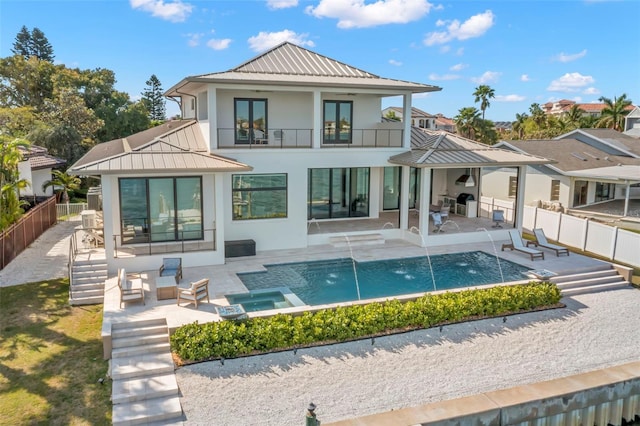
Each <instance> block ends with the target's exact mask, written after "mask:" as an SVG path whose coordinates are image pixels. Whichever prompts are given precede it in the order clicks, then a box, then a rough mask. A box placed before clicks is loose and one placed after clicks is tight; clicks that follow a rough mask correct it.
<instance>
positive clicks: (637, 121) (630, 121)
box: [623, 107, 640, 138]
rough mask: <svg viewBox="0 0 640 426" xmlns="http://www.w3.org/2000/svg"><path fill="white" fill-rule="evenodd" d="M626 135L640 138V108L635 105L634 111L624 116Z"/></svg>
mask: <svg viewBox="0 0 640 426" xmlns="http://www.w3.org/2000/svg"><path fill="white" fill-rule="evenodd" d="M623 133H624V134H625V135H627V136H631V137H634V138H640V108H639V107H635V108H634V109H633V111H631V112H630V113H629V114H627V115H626V116H625V117H624V132H623Z"/></svg>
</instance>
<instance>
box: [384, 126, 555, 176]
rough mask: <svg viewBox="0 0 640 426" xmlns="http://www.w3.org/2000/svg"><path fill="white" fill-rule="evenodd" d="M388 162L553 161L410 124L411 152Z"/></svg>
mask: <svg viewBox="0 0 640 426" xmlns="http://www.w3.org/2000/svg"><path fill="white" fill-rule="evenodd" d="M389 162H390V163H394V164H401V165H408V166H412V167H431V168H452V167H489V166H516V165H525V164H527V165H529V164H532V165H533V164H549V163H553V160H549V159H547V158H544V157H540V156H536V155H530V154H523V153H519V152H515V151H510V150H507V149H500V148H493V147H490V146H488V145H485V144H481V143H478V142H475V141H472V140H469V139H465V138H463V137H461V136H458V135H454V134H451V133H448V132H443V131H433V130H428V129H418V128H415V127H413V128H412V132H411V151H409V152H404V153H402V154H398V155H394V156H392V157H390V158H389Z"/></svg>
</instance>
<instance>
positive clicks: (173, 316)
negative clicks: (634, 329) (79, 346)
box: [103, 240, 603, 335]
mask: <svg viewBox="0 0 640 426" xmlns="http://www.w3.org/2000/svg"><path fill="white" fill-rule="evenodd" d="M506 242H507V241H496V242H495V249H494V246H493V245H492V244H491V243H490V242H486V243H474V244H464V245H462V244H461V245H447V246H438V247H430V248H429V249H426V248H424V247H418V246H416V245H413V244H410V243H407V242H405V241H402V240H387V241H386V243H385V244H376V245H363V246H354V247H352V251H353V257H354V258H355V259H356V260H357V261H373V260H384V259H392V258H402V257H416V256H424V255H426V254H427V250H428V254H429V255H436V254H444V253H456V252H465V251H476V250H481V251H484V252H487V253H490V254H493V255H495V254H496V252H497V255H498V256H499V257H500V258H501V259H506V260H509V261H512V262H515V263H519V264H521V265H524V266H527V267H530V268H531V269H547V270H550V271H553V272H556V273H559V274H566V273H572V272H579V271H580V270H583V269H585V268H589V267H593V266H596V265H599V264H602V263H603V262H602V261H599V260H596V259H593V258H590V257H586V256H582V255H579V254H576V253H571V255H570V256H568V257H567V256H561V257H557V256H556V255H555V254H554V253H553V252H552V251H549V250H544V249H543V251H544V253H545V260H535V261H531V260H530V258H529V256H527V255H526V254H524V253H519V252H516V251H510V250H505V251H501V250H500V248H501V246H502V243H506ZM348 257H351V252H350V249H349V248H348V247H344V248H342V247H340V248H336V247H333V246H331V245H321V246H313V247H309V248H306V249H294V250H273V251H265V252H258V253H257V254H256V256H248V257H239V258H230V259H227V263H226V264H225V265H216V266H207V267H190V268H183V279H182V280H181V282H180V286H181V287H186V286H188V285H189V283H191V282H193V281H197V280H199V279H202V278H209V294H210V297H211V302H210V303H206V301H205V303H200V304H199V306H198V309H196V308H195V306H194V305H193V304H192V303H190V304H187V303H184V302H183V303H182V305H181V306H178V305H177V303H176V299H166V300H158V299H157V296H156V285H155V280H156V278H157V276H158V271H157V270H153V271H143V272H141V273H140V278H141V279H142V283H143V287H144V289H145V304H144V305H142V304H141V303H139V302H136V303H128V304H125V305H123V307H122V308H120V306H119V305H120V293H119V290H118V287H117V280H116V277H115V276H113V277H110V278H109V279H108V280H107V282H106V286H105V299H104V321H103V335H105V333H107V334H110V328H111V323H116V322H130V321H138V320H146V319H155V318H166V320H167V325H168V326H169V329H170V330H174V329H175V328H177V327H180V326H182V325H184V324H189V323H193V322H195V321H198V322H199V323H206V322H212V321H219V320H220V317H219V315H218V314H217V312H216V306H225V305H228V304H229V303H228V301H227V299H226V298H225V297H224V296H225V295H227V294H234V293H244V292H247V291H248V290H247V289H246V287H245V286H244V285H243V283H242V282H241V281H240V279H239V278H238V277H237V275H236V274H237V273H239V272H256V271H263V270H264V265H268V264H277V263H290V262H305V261H317V260H327V259H336V258H348ZM128 272H129V271H128ZM345 304H346V303H342V304H341V305H345ZM327 306H333V305H326V306H316V307H314V308H315V309H321V308H322V307H327ZM308 309H309V308H308V307H292V308H287V309H283V310H279V312H299V311H301V310H308ZM272 313H273V311H263V312H252V313H249V316H261V315H269V314H272Z"/></svg>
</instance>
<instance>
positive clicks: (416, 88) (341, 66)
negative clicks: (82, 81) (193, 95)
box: [165, 42, 442, 96]
mask: <svg viewBox="0 0 640 426" xmlns="http://www.w3.org/2000/svg"><path fill="white" fill-rule="evenodd" d="M188 83H236V84H252V85H256V84H261V85H290V86H330V87H336V88H353V89H357V88H362V89H364V88H366V89H380V90H403V91H404V90H408V91H411V92H412V93H423V92H433V91H438V90H442V89H441V88H440V87H437V86H431V85H427V84H421V83H413V82H408V81H402V80H394V79H390V78H383V77H379V76H377V75H375V74H371V73H369V72H366V71H363V70H361V69H358V68H355V67H353V66H351V65H347V64H345V63H342V62H340V61H336V60H335V59H331V58H328V57H326V56H323V55H320V54H318V53H315V52H312V51H310V50H307V49H304V48H302V47H300V46H296V45H294V44H291V43H289V42H285V43H282V44H280V45H278V46H276V47H274V48H273V49H271V50H269V51H267V52H265V53H263V54H261V55H259V56H257V57H256V58H253V59H251V60H249V61H248V62H245V63H243V64H242V65H240V66H238V67H236V68H233V69H230V70H228V71H225V72H218V73H211V74H203V75H198V76H191V77H187V78H185V79H183V80H182V81H181V82H179V83H178V84H176V85H175V86H173V87H172V88H170V89H169V90H167V92H166V93H165V96H180V93H178V92H177V91H178V89H179V88H182V87H183V86H185V85H186V84H188Z"/></svg>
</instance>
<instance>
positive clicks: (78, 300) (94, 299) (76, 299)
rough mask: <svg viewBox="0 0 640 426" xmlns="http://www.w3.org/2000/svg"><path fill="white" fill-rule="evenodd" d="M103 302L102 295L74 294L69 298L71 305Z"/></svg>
mask: <svg viewBox="0 0 640 426" xmlns="http://www.w3.org/2000/svg"><path fill="white" fill-rule="evenodd" d="M102 303H104V296H86V297H85V296H76V295H74V296H73V298H72V299H70V300H69V304H70V305H71V306H80V305H100V304H102Z"/></svg>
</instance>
